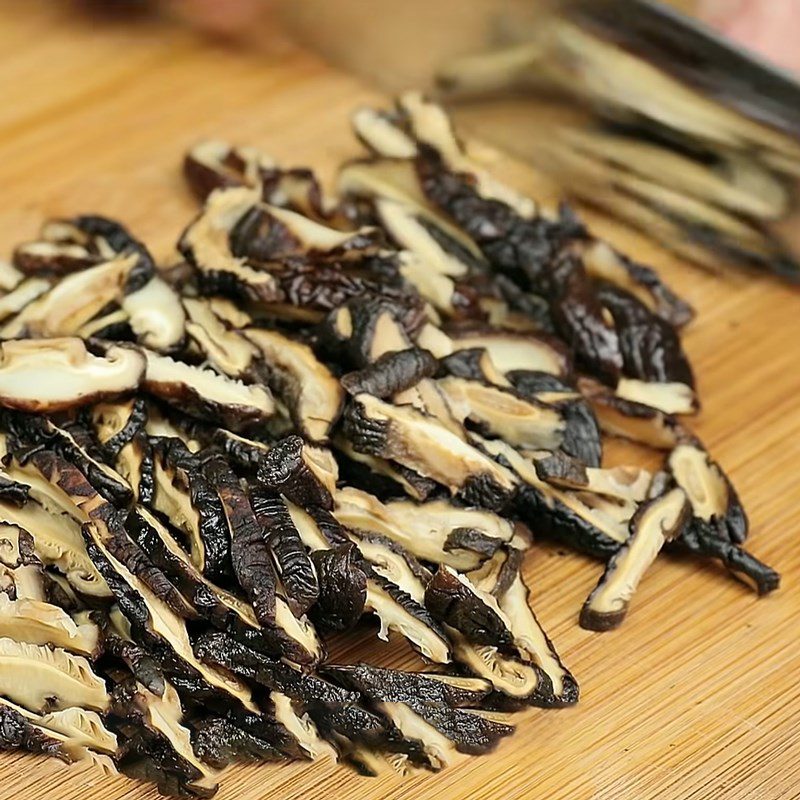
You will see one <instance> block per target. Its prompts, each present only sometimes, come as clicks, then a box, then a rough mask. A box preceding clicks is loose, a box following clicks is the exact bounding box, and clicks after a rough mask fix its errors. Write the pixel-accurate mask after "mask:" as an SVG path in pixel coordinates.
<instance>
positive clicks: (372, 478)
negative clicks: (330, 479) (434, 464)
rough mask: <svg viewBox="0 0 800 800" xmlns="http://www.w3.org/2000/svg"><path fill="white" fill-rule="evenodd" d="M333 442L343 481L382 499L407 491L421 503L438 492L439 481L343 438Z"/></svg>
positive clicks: (337, 438) (339, 437) (335, 439)
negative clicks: (357, 448)
mask: <svg viewBox="0 0 800 800" xmlns="http://www.w3.org/2000/svg"><path fill="white" fill-rule="evenodd" d="M333 443H334V446H335V447H336V450H337V451H338V453H339V454H340V456H339V469H340V472H341V473H342V479H343V480H344V481H345V482H346V483H348V484H355V485H356V486H358V487H359V488H361V489H367V490H368V491H370V492H371V493H372V494H374V495H380V496H382V497H385V496H390V497H391V496H394V495H396V494H397V493H398V491H403V492H405V493H406V494H407V495H408V496H409V497H411V498H413V499H414V500H419V501H422V500H427V499H428V497H430V495H431V494H433V493H434V492H435V491H436V489H437V484H436V482H435V481H432V480H430V479H429V478H423V477H422V476H421V475H419V474H417V473H416V472H414V471H413V470H411V469H408V468H407V467H404V466H402V465H401V464H397V463H396V462H394V461H388V460H387V459H385V458H378V457H376V456H368V455H366V454H365V453H359V452H358V451H356V450H354V449H353V446H352V445H351V444H350V442H349V441H348V440H347V439H345V438H344V437H343V436H337V437H335V438H334V442H333Z"/></svg>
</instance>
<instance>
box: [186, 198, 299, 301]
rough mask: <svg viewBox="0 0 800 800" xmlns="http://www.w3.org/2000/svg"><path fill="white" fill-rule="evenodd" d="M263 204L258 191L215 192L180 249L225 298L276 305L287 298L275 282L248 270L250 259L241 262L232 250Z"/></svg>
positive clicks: (260, 272) (257, 271)
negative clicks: (247, 219) (239, 230)
mask: <svg viewBox="0 0 800 800" xmlns="http://www.w3.org/2000/svg"><path fill="white" fill-rule="evenodd" d="M259 201H260V197H259V191H258V189H250V188H236V189H227V190H224V191H217V192H213V193H212V194H211V196H210V197H209V198H208V200H207V201H206V206H205V208H204V209H203V211H202V213H201V214H200V216H199V217H197V219H196V220H195V221H194V222H193V223H192V224H191V225H189V227H188V228H187V229H186V230H185V231H184V233H183V235H182V236H181V239H180V242H179V243H178V248H179V250H180V251H181V253H182V254H183V256H184V257H185V258H186V260H187V261H188V262H189V263H190V264H192V266H194V267H195V268H196V269H197V271H198V273H199V276H200V278H201V279H202V282H203V283H204V285H206V288H211V287H212V286H213V287H214V288H215V290H216V289H218V290H221V293H222V294H234V295H236V296H239V297H244V298H246V299H248V300H253V301H255V302H260V303H276V302H281V301H282V299H283V297H282V292H281V290H280V288H279V286H278V284H277V281H276V280H275V278H274V277H273V276H272V275H271V274H270V273H269V272H264V271H263V270H257V269H253V267H251V266H248V265H247V262H246V259H244V258H237V257H236V256H235V255H234V254H233V251H232V250H231V242H230V236H231V233H232V232H233V230H234V228H235V227H236V225H237V224H238V223H239V222H240V221H241V219H242V218H243V217H244V216H245V215H246V214H247V213H248V212H249V211H250V210H251V209H252V208H254V207H256V206H257V205H258V203H259ZM214 293H216V291H215V292H214Z"/></svg>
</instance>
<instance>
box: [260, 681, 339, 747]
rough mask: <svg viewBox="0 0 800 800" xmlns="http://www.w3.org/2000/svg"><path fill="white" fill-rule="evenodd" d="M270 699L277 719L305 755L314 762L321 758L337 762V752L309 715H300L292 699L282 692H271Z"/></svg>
mask: <svg viewBox="0 0 800 800" xmlns="http://www.w3.org/2000/svg"><path fill="white" fill-rule="evenodd" d="M270 699H271V700H272V703H273V706H274V708H275V718H276V719H277V720H278V722H280V723H281V725H283V726H284V727H285V728H286V730H288V731H289V732H290V733H291V734H292V736H294V738H295V739H296V740H297V743H298V745H299V746H300V749H301V750H302V752H303V753H305V754H306V756H307V757H308V758H310V759H311V760H312V761H316V760H317V759H321V758H329V759H333V760H334V761H335V760H336V750H334V748H333V747H332V746H331V745H330V744H329V743H328V742H326V741H325V740H324V739H323V738H322V737H321V736H320V735H319V731H318V730H317V726H316V725H315V724H314V722H313V721H312V720H311V718H310V717H309V715H308V714H306V713H302V712H301V713H298V712H297V711H296V710H295V708H294V705H293V703H292V699H291V698H290V697H289V696H288V695H285V694H283V693H282V692H271V693H270Z"/></svg>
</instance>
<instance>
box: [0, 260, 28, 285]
mask: <svg viewBox="0 0 800 800" xmlns="http://www.w3.org/2000/svg"><path fill="white" fill-rule="evenodd" d="M24 279H25V276H24V275H23V273H22V272H20V271H19V270H18V269H17V268H16V267H15V266H14V265H13V264H11V263H10V262H8V261H5V260H4V259H2V258H0V290H2V291H3V292H10V291H12V290H13V289H15V288H16V287H17V286H19V284H20V283H22V281H23V280H24Z"/></svg>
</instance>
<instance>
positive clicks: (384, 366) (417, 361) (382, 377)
mask: <svg viewBox="0 0 800 800" xmlns="http://www.w3.org/2000/svg"><path fill="white" fill-rule="evenodd" d="M438 366H439V362H438V361H437V360H436V359H435V358H434V357H433V356H432V355H431V354H430V353H429V352H428V351H427V350H420V349H419V348H415V347H412V348H409V349H407V350H399V351H395V352H391V353H384V354H383V355H382V356H379V357H378V358H377V359H376V360H375V361H374V362H373V363H372V364H369V365H368V366H366V367H364V368H363V369H361V370H359V371H357V372H349V373H347V374H346V375H343V376H342V378H341V384H342V386H343V387H344V389H345V390H346V391H347V392H348V393H349V394H351V395H357V394H362V393H365V394H371V395H373V396H374V397H380V398H386V397H391V396H392V395H396V394H398V393H399V392H404V391H405V390H406V389H410V388H411V387H412V386H416V385H417V384H418V383H419V382H420V381H421V380H422V379H423V378H430V377H432V376H433V375H435V374H436V370H437V369H438Z"/></svg>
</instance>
